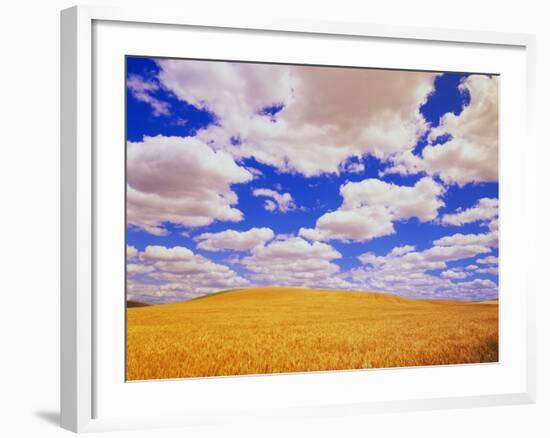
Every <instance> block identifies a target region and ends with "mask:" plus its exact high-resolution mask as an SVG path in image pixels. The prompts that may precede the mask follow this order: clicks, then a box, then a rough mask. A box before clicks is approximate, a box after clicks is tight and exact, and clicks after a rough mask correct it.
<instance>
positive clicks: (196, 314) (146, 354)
mask: <svg viewBox="0 0 550 438" xmlns="http://www.w3.org/2000/svg"><path fill="white" fill-rule="evenodd" d="M496 361H498V302H488V303H468V302H462V301H435V300H434V301H427V300H413V299H407V298H402V297H398V296H395V295H389V294H380V293H370V292H349V291H332V290H317V289H296V288H254V289H241V290H235V291H228V292H222V293H219V294H213V295H210V296H206V297H203V298H198V299H194V300H191V301H186V302H181V303H176V304H162V305H153V306H145V307H132V308H128V309H127V379H128V380H149V379H166V378H181V377H204V376H228V375H242V374H265V373H287V372H304V371H321V370H345V369H362V368H386V367H401V366H419V365H438V364H461V363H483V362H496Z"/></svg>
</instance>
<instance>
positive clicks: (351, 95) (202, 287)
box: [61, 7, 535, 431]
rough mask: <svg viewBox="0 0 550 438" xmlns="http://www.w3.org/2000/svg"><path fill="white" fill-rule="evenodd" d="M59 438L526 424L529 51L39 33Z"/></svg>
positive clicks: (149, 29) (360, 39) (177, 24)
mask: <svg viewBox="0 0 550 438" xmlns="http://www.w3.org/2000/svg"><path fill="white" fill-rule="evenodd" d="M61 18H62V21H61V25H62V28H61V31H62V32H61V51H62V60H61V62H62V66H61V73H62V78H61V79H62V96H61V102H62V176H61V177H62V181H61V183H62V184H61V186H62V212H61V214H62V242H61V245H62V272H61V280H62V291H61V294H62V297H61V298H62V303H61V305H62V308H61V310H62V312H61V313H62V321H61V345H62V361H61V362H62V370H61V375H62V387H61V395H62V407H61V423H62V426H63V427H65V428H67V429H70V430H73V431H98V430H110V429H118V428H146V427H159V426H164V425H165V426H174V425H182V426H183V425H194V424H197V425H198V424H211V423H219V422H224V421H235V420H237V421H238V420H243V421H245V420H246V419H247V418H251V417H253V418H255V419H266V420H269V419H273V418H283V419H284V418H297V417H298V418H299V417H310V416H315V415H342V414H347V415H349V414H350V413H351V414H356V415H363V414H368V413H372V412H380V411H391V412H397V411H404V410H415V409H441V408H450V407H467V406H485V405H498V404H519V403H530V402H533V401H534V397H535V394H534V387H535V383H534V382H535V373H534V363H535V361H534V354H535V352H534V324H535V321H534V298H533V294H534V283H533V281H534V280H533V278H534V276H533V275H532V274H533V273H532V270H533V269H534V268H532V266H533V264H532V263H531V261H530V260H529V258H528V257H526V256H525V254H530V253H532V252H531V251H529V248H530V247H531V246H532V245H534V241H535V216H534V213H533V212H534V204H535V200H534V195H533V193H534V190H533V187H534V185H535V175H534V169H535V166H534V164H533V161H534V142H533V139H532V128H531V123H532V118H533V114H532V111H533V93H534V78H533V74H534V73H533V63H534V58H533V57H534V55H533V52H534V38H533V37H532V36H529V35H512V34H498V33H487V32H473V31H468V32H466V31H456V30H445V29H420V28H413V27H411V28H403V27H388V26H377V25H372V24H363V23H356V24H350V23H345V24H344V23H319V22H308V21H306V20H285V21H278V20H274V19H269V18H266V19H263V20H261V19H260V20H259V19H257V18H250V19H249V20H247V19H244V18H242V17H241V18H237V17H235V18H232V17H224V18H223V19H222V18H220V19H219V20H216V19H215V18H212V17H199V16H193V15H192V14H188V13H187V11H186V13H185V14H183V13H178V12H177V11H176V12H174V11H167V12H160V11H158V10H155V11H152V10H151V11H143V12H140V11H135V10H131V11H128V10H122V9H111V8H104V7H99V8H96V7H74V8H71V9H67V10H64V11H63V12H62V14H61Z"/></svg>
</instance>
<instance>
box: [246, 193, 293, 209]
mask: <svg viewBox="0 0 550 438" xmlns="http://www.w3.org/2000/svg"><path fill="white" fill-rule="evenodd" d="M252 194H253V195H254V196H263V197H266V198H269V199H267V200H266V201H265V205H264V208H265V209H266V210H267V211H275V210H279V211H282V212H283V213H285V212H287V211H290V210H295V209H296V202H294V199H293V198H292V195H291V194H290V193H279V192H276V191H275V190H271V189H254V190H253V191H252Z"/></svg>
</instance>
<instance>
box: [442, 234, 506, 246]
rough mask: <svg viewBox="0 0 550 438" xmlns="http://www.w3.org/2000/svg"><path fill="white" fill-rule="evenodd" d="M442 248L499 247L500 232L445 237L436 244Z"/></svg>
mask: <svg viewBox="0 0 550 438" xmlns="http://www.w3.org/2000/svg"><path fill="white" fill-rule="evenodd" d="M434 243H435V244H436V245H440V246H465V245H466V246H467V245H485V246H488V247H490V248H497V247H498V232H497V231H490V232H488V233H479V234H462V233H456V234H453V235H451V236H444V237H442V238H441V239H437V240H436V241H435V242H434Z"/></svg>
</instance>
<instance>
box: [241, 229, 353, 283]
mask: <svg viewBox="0 0 550 438" xmlns="http://www.w3.org/2000/svg"><path fill="white" fill-rule="evenodd" d="M341 257H342V255H341V254H340V253H339V252H338V251H336V250H335V249H334V248H333V247H332V246H330V245H328V244H326V243H321V242H313V243H309V242H307V241H306V240H304V239H302V238H300V237H289V238H287V239H283V240H275V241H273V242H271V243H269V244H267V245H265V246H258V247H256V248H254V249H252V253H251V255H250V256H248V257H245V258H243V259H242V262H241V263H242V265H243V266H245V267H246V268H247V269H248V270H249V271H250V272H251V273H252V275H253V278H254V279H255V280H257V281H259V282H262V283H265V284H269V285H275V286H277V285H278V286H297V287H317V288H319V287H327V288H335V287H341V288H344V289H345V288H346V287H348V286H349V283H347V282H346V281H344V280H342V279H340V278H339V277H338V274H339V272H340V268H339V266H338V265H337V264H335V263H333V261H334V260H336V259H339V258H341Z"/></svg>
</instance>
